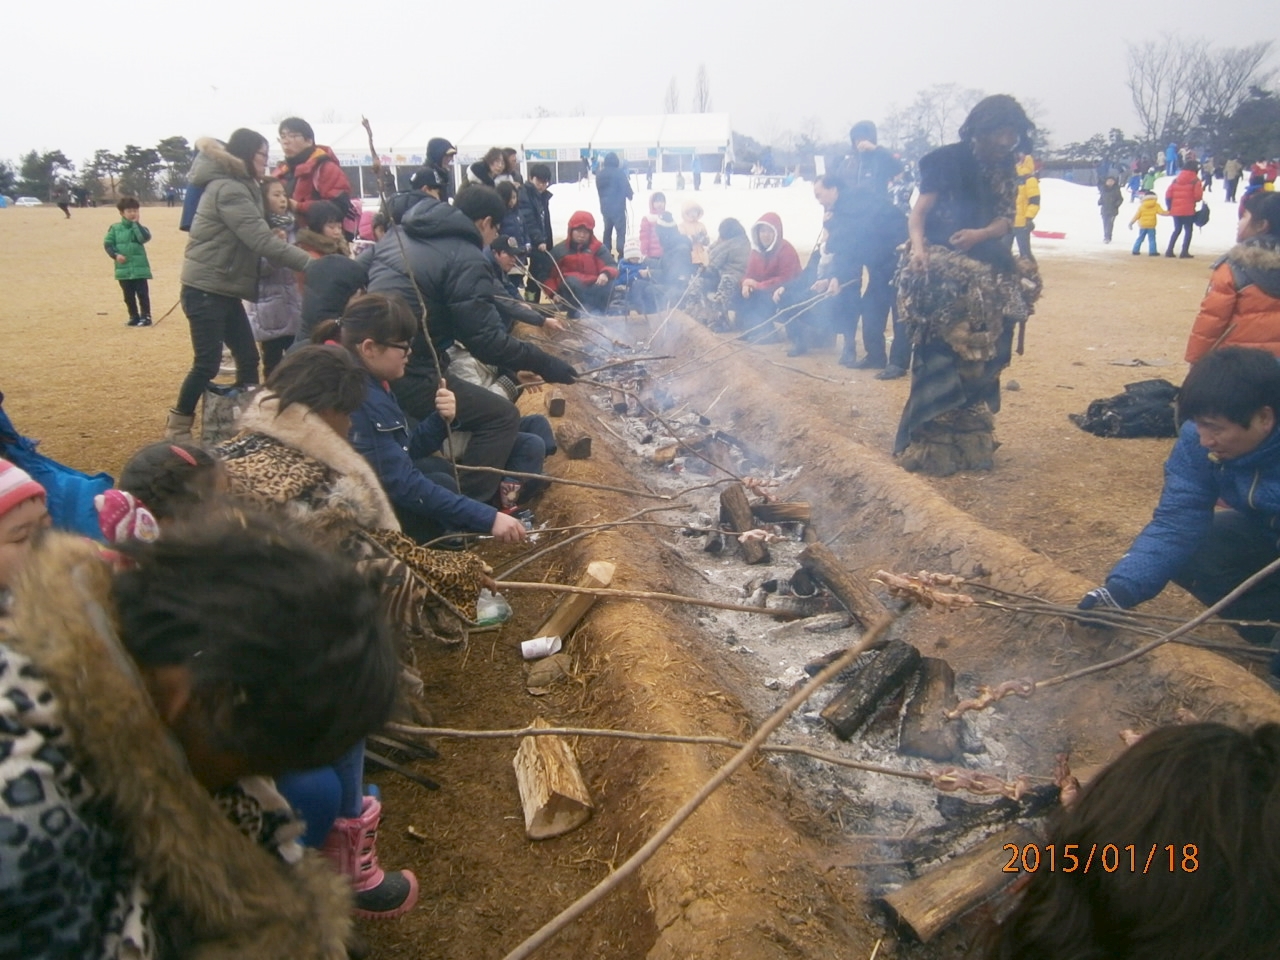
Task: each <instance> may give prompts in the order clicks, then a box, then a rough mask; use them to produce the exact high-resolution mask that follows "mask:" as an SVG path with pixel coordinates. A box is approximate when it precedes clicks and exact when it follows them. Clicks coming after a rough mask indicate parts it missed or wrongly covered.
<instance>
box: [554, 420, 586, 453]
mask: <svg viewBox="0 0 1280 960" xmlns="http://www.w3.org/2000/svg"><path fill="white" fill-rule="evenodd" d="M555 433H556V446H558V447H559V448H560V452H561V453H563V454H564V455H565V456H566V457H568V458H569V459H570V460H586V459H587V458H588V457H590V456H591V437H589V436H588V435H587V434H585V433H581V432H580V431H578V430H576V429H574V428H573V427H570V426H569V425H568V424H561V425H560V426H558V427H556V431H555Z"/></svg>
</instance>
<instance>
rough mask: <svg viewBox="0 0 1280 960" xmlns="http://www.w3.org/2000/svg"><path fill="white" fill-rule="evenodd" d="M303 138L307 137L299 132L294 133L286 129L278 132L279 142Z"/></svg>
mask: <svg viewBox="0 0 1280 960" xmlns="http://www.w3.org/2000/svg"><path fill="white" fill-rule="evenodd" d="M305 139H307V138H306V137H305V136H303V135H302V134H300V133H294V132H293V131H292V130H286V131H285V132H284V133H282V134H280V142H281V143H284V142H285V141H286V140H305Z"/></svg>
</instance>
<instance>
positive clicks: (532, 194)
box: [517, 183, 555, 250]
mask: <svg viewBox="0 0 1280 960" xmlns="http://www.w3.org/2000/svg"><path fill="white" fill-rule="evenodd" d="M517 209H518V210H519V211H520V220H521V222H523V223H524V235H525V239H526V240H527V241H528V243H529V248H530V249H537V248H538V247H540V246H542V245H543V244H546V246H547V249H548V250H550V249H551V248H552V246H554V245H555V239H554V237H555V234H554V233H552V231H551V191H550V190H545V191H543V192H542V193H539V192H538V188H537V187H535V186H534V185H533V184H532V183H526V184H525V185H524V186H522V187H521V188H520V206H519V207H518V208H517Z"/></svg>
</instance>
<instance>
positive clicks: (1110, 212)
mask: <svg viewBox="0 0 1280 960" xmlns="http://www.w3.org/2000/svg"><path fill="white" fill-rule="evenodd" d="M1108 179H1109V180H1111V181H1112V183H1111V186H1107V184H1106V181H1105V180H1104V181H1103V183H1102V185H1101V186H1100V187H1098V206H1099V207H1101V208H1102V215H1103V216H1104V217H1112V218H1114V217H1115V216H1116V215H1117V214H1119V213H1120V208H1121V207H1123V206H1124V189H1123V188H1122V187H1121V186H1120V181H1118V180H1116V179H1115V178H1114V177H1108Z"/></svg>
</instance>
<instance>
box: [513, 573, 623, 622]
mask: <svg viewBox="0 0 1280 960" xmlns="http://www.w3.org/2000/svg"><path fill="white" fill-rule="evenodd" d="M616 569H617V568H616V567H615V566H614V565H613V564H612V563H610V562H609V561H607V560H594V561H592V562H591V563H589V564H587V572H586V573H584V574H583V575H582V577H581V578H580V579H579V580H578V583H577V586H579V587H607V586H609V584H611V583H613V574H614V572H615V570H616ZM599 599H600V598H599V597H594V596H592V595H591V594H587V593H570V594H566V595H565V597H564V599H562V600H561V601H560V603H559V604H557V605H556V608H555V609H554V610H552V611H551V616H549V617H547V619H546V620H545V621H544V622H543V624H542V626H540V627H539V628H538V631H537V632H536V633H535V634H534V636H535V637H560V638H561V639H564V638H565V637H566V636H567V635H568V634H569V631H570V630H572V629H573V628H574V627H576V626H577V625H578V621H579V620H581V619H582V618H583V617H585V616H586V615H587V611H588V610H590V609H591V607H592V606H593V605H594V604H595V602H596V601H597V600H599Z"/></svg>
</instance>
